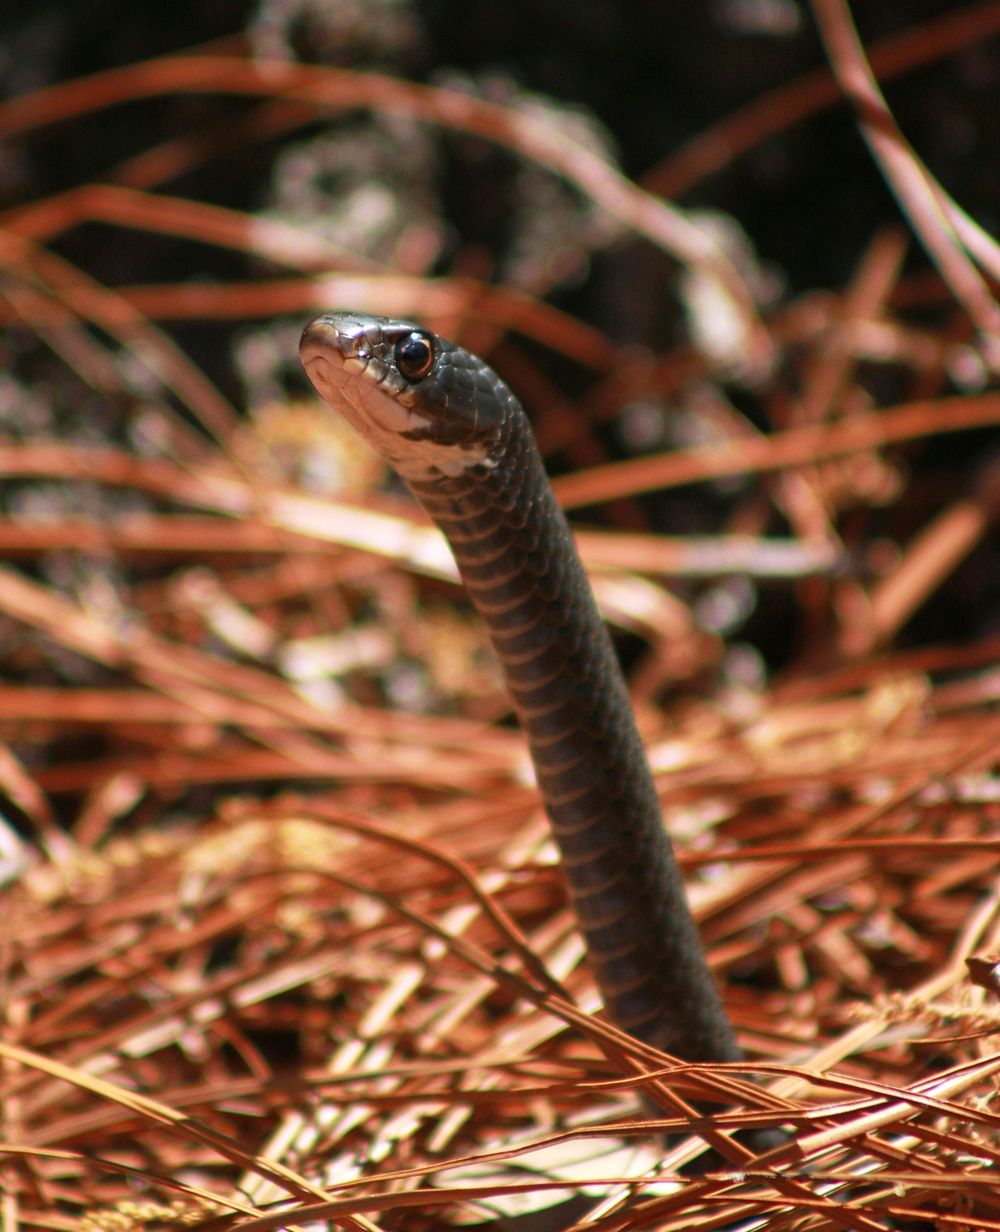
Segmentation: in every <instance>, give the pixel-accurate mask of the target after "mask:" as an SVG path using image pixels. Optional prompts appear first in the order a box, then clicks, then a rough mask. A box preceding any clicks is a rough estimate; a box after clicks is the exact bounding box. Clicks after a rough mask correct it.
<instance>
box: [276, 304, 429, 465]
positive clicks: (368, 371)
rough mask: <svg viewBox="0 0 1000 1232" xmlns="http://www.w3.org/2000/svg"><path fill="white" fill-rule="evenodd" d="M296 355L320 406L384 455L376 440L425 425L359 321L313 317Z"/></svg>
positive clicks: (406, 387) (405, 388) (381, 443)
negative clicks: (337, 415) (330, 410)
mask: <svg viewBox="0 0 1000 1232" xmlns="http://www.w3.org/2000/svg"><path fill="white" fill-rule="evenodd" d="M369 328H370V327H369ZM410 328H411V329H412V328H413V327H412V326H411V327H410ZM299 355H300V356H301V359H302V366H303V367H304V368H305V370H306V372H307V374H308V376H309V379H310V380H311V381H312V383H313V385H314V386H315V387H316V390H317V392H318V393H319V395H320V397H322V399H323V400H324V402H326V403H327V404H328V405H329V406H331V407H333V408H334V409H335V410H337V411H339V412H340V413H341V414H343V415H344V417H345V418H346V419H348V420H349V421H350V422H351V424H353V426H354V427H355V428H356V429H357V430H358V431H359V432H361V433H362V434H363V435H364V436H366V437H368V438H369V439H370V440H372V443H373V444H374V445H375V446H376V448H379V449H381V450H383V451H384V450H385V446H386V442H385V441H384V440H382V441H379V440H376V439H373V438H375V437H383V436H385V435H389V436H397V437H399V436H404V435H407V434H410V433H413V432H414V431H417V432H419V431H421V430H424V429H426V428H427V426H428V421H427V420H426V419H425V418H424V417H423V416H422V415H420V414H418V413H417V411H416V410H415V409H414V408H413V406H412V405H410V404H411V403H412V401H413V398H412V393H411V389H410V386H409V385H408V384H407V383H406V381H404V380H403V378H402V377H401V376H400V375H399V374H398V373H397V372H396V371H395V370H394V369H393V367H392V366H391V365H390V364H388V363H386V361H385V360H384V359H383V358H382V357H381V356H380V355H379V354H378V350H377V347H376V345H375V343H374V341H373V339H372V338H371V337H369V333H368V331H367V330H366V328H365V325H364V323H363V322H361V321H355V320H351V319H350V318H340V317H339V316H338V315H337V314H324V315H323V316H319V317H316V318H315V320H313V321H310V322H309V324H308V325H307V326H306V327H305V329H304V330H303V333H302V341H301V343H300V344H299Z"/></svg>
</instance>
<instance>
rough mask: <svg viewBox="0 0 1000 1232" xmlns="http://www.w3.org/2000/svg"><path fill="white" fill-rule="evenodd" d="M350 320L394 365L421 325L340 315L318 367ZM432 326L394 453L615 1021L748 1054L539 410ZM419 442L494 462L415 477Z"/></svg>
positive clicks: (309, 348) (728, 1054)
mask: <svg viewBox="0 0 1000 1232" xmlns="http://www.w3.org/2000/svg"><path fill="white" fill-rule="evenodd" d="M345 322H351V323H355V324H356V323H361V324H363V325H364V326H365V328H366V331H367V332H368V334H369V335H370V339H371V340H372V344H373V345H374V346H376V347H378V346H381V347H382V351H381V353H379V354H376V359H379V358H381V360H383V361H385V362H387V363H392V356H393V348H394V346H395V344H396V340H398V338H399V337H401V336H403V333H402V332H401V331H407V330H412V329H414V328H415V327H414V326H413V325H412V324H410V323H402V324H400V323H397V322H391V321H388V320H385V319H383V318H375V317H366V316H362V315H360V314H328V315H327V316H325V317H321V318H317V320H316V321H315V322H313V323H311V325H310V326H308V327H307V328H306V332H305V334H304V335H303V356H304V360H305V362H306V363H307V367H308V365H309V360H308V358H307V356H311V355H315V354H316V353H317V348H324V347H327V348H328V347H330V346H331V345H333V346H336V345H337V344H336V343H331V336H330V330H331V328H332V326H331V323H332V324H333V325H334V326H341V327H343V325H344V323H345ZM428 337H431V338H432V339H433V341H434V344H435V349H436V360H435V364H434V368H433V370H432V372H431V373H430V374H429V375H428V376H427V377H426V378H425V379H423V380H421V381H418V382H415V383H414V384H413V385H411V386H409V387H408V388H407V389H406V390H405V391H404V396H405V398H409V399H413V406H414V408H415V409H416V410H417V411H418V412H419V414H420V415H421V416H422V417H423V420H424V422H422V423H420V424H418V425H417V426H416V427H415V428H414V429H413V430H412V431H410V432H408V433H404V434H403V437H402V439H401V440H400V445H399V448H400V450H401V451H402V455H403V457H404V464H403V465H402V466H401V465H400V458H399V456H397V457H395V458H393V457H392V456H391V455H389V454H388V453H387V456H389V461H390V462H392V463H393V465H395V466H396V467H397V469H399V470H400V471H401V473H402V474H403V478H404V479H405V480H406V482H407V484H408V486H409V487H410V488H411V489H412V491H413V492H414V494H415V495H416V496H417V498H418V499H419V500H420V501H421V503H422V504H423V505H424V507H425V508H426V510H427V512H428V513H429V514H430V516H431V517H432V518H433V520H434V521H435V522H436V523H437V525H438V526H439V527H440V528H441V530H442V531H443V533H444V535H445V537H446V538H447V540H448V543H449V545H450V546H451V550H452V552H453V554H454V556H455V560H456V562H457V564H458V567H459V570H460V572H461V575H462V579H463V581H464V582H465V586H466V589H467V590H468V592H469V596H470V597H471V599H472V602H473V603H474V604H475V606H476V609H477V611H478V612H479V615H480V617H481V618H482V620H483V622H484V624H485V625H486V628H487V631H488V632H489V635H490V640H491V641H492V643H493V646H494V648H495V650H496V653H497V656H498V657H499V659H500V662H501V665H502V667H503V672H504V676H505V679H506V682H507V686H508V688H509V690H510V693H511V696H512V697H513V700H514V705H515V707H516V710H517V714H518V717H519V718H520V721H521V725H522V727H523V728H524V731H525V734H526V736H527V739H528V743H529V746H530V749H531V756H532V760H533V761H534V764H535V770H536V774H537V778H538V783H539V787H540V789H541V792H542V797H543V799H544V801H545V806H546V809H547V811H548V814H549V817H550V819H551V822H552V828H553V833H554V834H555V837H556V841H557V842H558V845H559V848H560V851H561V854H562V865H563V870H564V875H565V878H566V883H567V886H568V888H569V892H570V896H571V899H572V902H573V906H574V909H575V911H576V915H577V919H578V921H579V924H580V928H581V930H582V931H583V933H584V936H585V938H586V942H587V950H588V954H589V958H590V963H591V966H592V968H593V971H594V974H595V976H596V979H597V983H598V986H599V987H600V990H601V993H602V995H603V998H604V1002H605V1005H606V1007H607V1012H608V1014H609V1017H610V1018H611V1020H612V1021H613V1022H614V1023H615V1024H616V1025H618V1026H619V1027H621V1028H622V1029H623V1030H625V1031H628V1032H629V1033H631V1034H632V1035H633V1036H635V1037H636V1038H638V1039H640V1040H643V1041H645V1042H648V1043H652V1044H655V1045H657V1046H658V1047H660V1048H662V1049H664V1050H665V1051H667V1052H670V1053H673V1054H675V1055H677V1056H681V1057H684V1058H686V1059H688V1060H692V1061H735V1060H739V1059H740V1057H741V1053H740V1050H739V1048H738V1046H737V1044H736V1041H735V1038H734V1035H733V1031H732V1028H731V1026H730V1024H729V1021H728V1019H727V1017H726V1013H725V1011H724V1009H723V1008H722V1004H721V1002H720V1000H719V995H718V992H717V990H716V987H715V983H714V981H713V979H712V975H711V973H710V971H709V969H708V966H707V964H706V961H705V956H704V952H703V950H702V946H701V942H700V939H699V937H698V932H697V929H696V927H695V924H694V920H693V918H692V916H691V913H690V910H689V908H688V905H687V899H686V896H685V893H684V885H683V882H682V879H681V875H680V871H679V869H678V867H677V863H676V860H675V859H674V855H673V850H672V847H671V843H670V840H669V838H668V837H667V834H666V832H665V830H664V828H663V822H662V816H661V811H660V804H659V800H658V798H657V794H656V790H655V787H654V785H653V779H652V775H651V773H650V770H649V764H648V762H647V760H646V755H645V752H644V749H643V746H642V742H641V740H640V738H639V733H638V730H637V728H636V725H635V719H634V716H633V713H632V707H631V704H630V702H629V699H628V695H627V692H626V689H625V683H624V680H623V678H622V674H621V671H620V668H619V666H618V661H617V658H616V656H615V653H614V650H613V648H612V645H611V641H610V638H609V637H608V634H607V630H606V629H605V627H604V624H603V622H602V621H601V619H600V616H599V615H598V611H597V607H596V604H595V602H594V598H593V595H592V592H591V589H590V585H589V583H588V581H587V578H586V574H585V573H584V570H583V566H582V564H581V562H580V558H579V556H578V554H577V551H576V548H575V546H574V543H573V539H572V535H571V534H570V530H569V527H568V525H567V523H566V519H565V517H564V516H563V513H562V511H561V509H560V508H559V507H558V505H557V504H556V500H555V497H554V496H553V493H552V489H551V487H550V485H549V482H548V478H547V477H546V474H545V470H544V466H543V464H542V460H541V457H540V455H539V453H538V450H537V447H536V445H535V442H534V437H533V435H532V432H531V428H530V425H529V423H528V420H527V417H526V416H525V414H524V412H523V410H522V409H521V407H520V404H519V403H518V402H517V400H516V398H515V397H514V396H513V394H512V393H511V392H510V390H509V389H508V388H507V386H506V385H505V384H504V383H503V382H502V381H501V380H500V379H499V378H498V377H497V376H496V375H495V374H494V373H493V372H492V371H491V370H490V369H489V368H488V367H487V366H486V365H485V364H484V363H483V362H482V361H481V360H479V359H478V358H476V357H475V356H473V355H471V354H469V352H467V351H465V350H463V349H462V348H460V347H457V346H455V345H454V344H451V343H448V342H446V341H444V340H442V339H436V338H434V337H433V335H428ZM310 375H313V373H312V371H310ZM350 379H352V380H357V381H368V380H369V379H370V378H369V377H368V376H366V375H364V374H358V375H357V376H353V375H352V376H351V378H350ZM314 380H315V377H314ZM330 401H331V405H333V400H332V399H330ZM349 417H350V418H352V422H353V421H355V419H356V416H354V417H351V416H349ZM428 423H429V425H430V426H428ZM417 440H422V441H430V440H436V441H438V442H448V443H450V444H453V445H456V446H458V445H461V446H465V447H466V448H468V447H469V446H470V445H471V444H472V443H476V444H477V445H478V446H480V447H481V448H483V450H484V461H482V462H479V463H473V464H470V465H469V466H467V467H466V468H465V469H463V470H461V472H460V473H459V474H455V475H445V474H439V473H434V472H433V471H429V472H425V473H423V474H414V473H406V471H405V469H404V467H405V455H406V450H407V448H409V445H410V442H416V441H417ZM383 452H387V451H386V450H383Z"/></svg>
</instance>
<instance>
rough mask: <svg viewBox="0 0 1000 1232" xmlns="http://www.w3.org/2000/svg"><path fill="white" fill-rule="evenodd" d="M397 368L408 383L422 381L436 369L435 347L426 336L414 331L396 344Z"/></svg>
mask: <svg viewBox="0 0 1000 1232" xmlns="http://www.w3.org/2000/svg"><path fill="white" fill-rule="evenodd" d="M396 367H397V368H398V369H399V371H400V375H402V376H404V377H405V378H406V380H408V381H420V380H422V379H423V378H424V377H425V376H426V375H427V373H428V372H430V370H431V368H433V367H434V345H433V343H432V342H431V340H430V338H429V337H428V336H427V335H426V334H422V333H420V332H418V331H417V330H414V331H413V333H412V334H410V335H409V336H408V337H406V338H404V339H403V340H402V342H398V343H397V344H396Z"/></svg>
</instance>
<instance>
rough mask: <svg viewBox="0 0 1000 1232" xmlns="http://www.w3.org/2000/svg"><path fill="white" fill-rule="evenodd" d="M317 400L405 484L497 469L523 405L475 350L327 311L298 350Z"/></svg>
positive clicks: (386, 320)
mask: <svg viewBox="0 0 1000 1232" xmlns="http://www.w3.org/2000/svg"><path fill="white" fill-rule="evenodd" d="M299 354H300V355H301V358H302V364H303V366H304V367H305V370H306V372H307V373H308V375H309V379H310V380H311V381H312V383H313V385H314V386H315V387H316V391H317V392H318V393H319V395H320V397H321V398H322V399H323V400H324V402H326V403H327V405H328V406H330V407H332V408H333V409H334V410H336V411H338V412H340V413H341V414H342V415H344V417H345V418H346V419H348V420H349V422H350V423H352V424H353V425H354V427H355V428H356V429H357V430H358V431H359V432H360V433H361V435H362V436H364V437H365V439H366V440H368V441H369V443H370V444H371V445H372V446H373V447H374V448H375V449H376V450H377V451H378V452H379V453H381V454H382V455H383V457H385V458H386V459H387V460H388V461H389V463H390V464H391V465H392V466H394V467H395V468H396V469H397V470H399V471H400V473H401V474H402V475H403V477H404V478H413V479H420V480H427V479H428V478H434V477H435V476H455V475H459V474H462V473H464V472H465V471H467V470H468V469H469V468H470V467H473V466H485V467H491V466H493V465H494V464H495V461H494V451H495V450H496V448H497V443H498V440H499V436H500V433H501V429H502V426H503V424H504V422H505V417H508V416H509V415H510V414H511V409H510V408H511V406H512V405H513V406H516V403H514V400H513V395H512V394H511V393H510V391H509V390H508V389H507V387H506V386H505V385H504V384H503V382H502V381H501V380H500V378H499V377H498V376H497V375H496V374H495V373H494V372H493V371H492V370H491V369H490V368H488V367H487V366H486V365H485V364H484V363H483V362H482V361H481V360H479V359H477V358H476V357H475V356H473V355H470V354H469V352H468V351H465V350H464V349H463V348H461V347H459V346H456V345H455V344H454V343H452V342H448V341H447V340H446V339H444V338H440V337H438V336H437V335H436V334H433V333H431V332H430V331H429V330H425V329H422V328H421V327H420V326H419V325H417V324H415V323H414V322H413V321H405V320H394V319H392V318H390V317H378V316H369V315H366V314H363V313H355V312H325V313H323V314H321V315H320V316H318V317H316V318H315V319H314V320H312V321H310V322H309V324H308V325H307V326H306V328H305V330H304V331H303V334H302V342H301V344H300V347H299Z"/></svg>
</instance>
